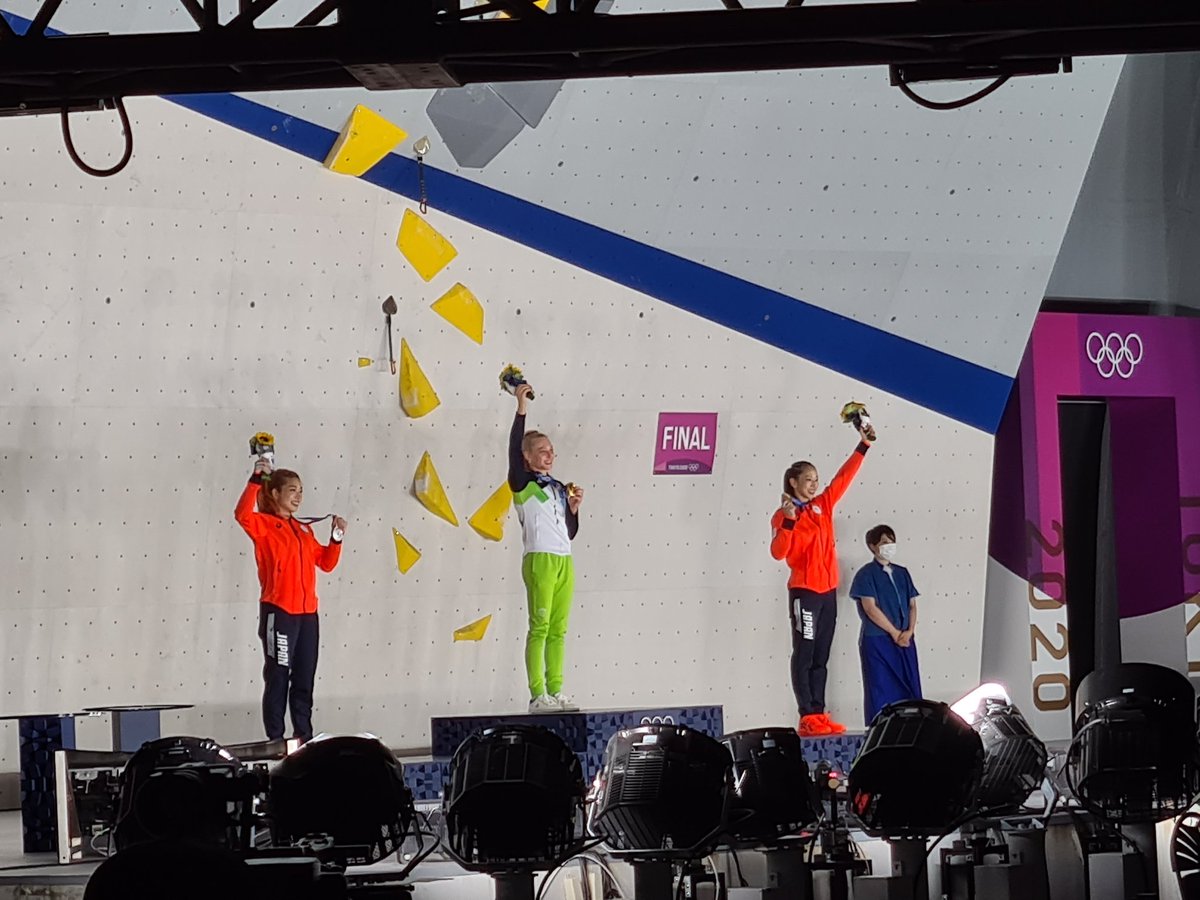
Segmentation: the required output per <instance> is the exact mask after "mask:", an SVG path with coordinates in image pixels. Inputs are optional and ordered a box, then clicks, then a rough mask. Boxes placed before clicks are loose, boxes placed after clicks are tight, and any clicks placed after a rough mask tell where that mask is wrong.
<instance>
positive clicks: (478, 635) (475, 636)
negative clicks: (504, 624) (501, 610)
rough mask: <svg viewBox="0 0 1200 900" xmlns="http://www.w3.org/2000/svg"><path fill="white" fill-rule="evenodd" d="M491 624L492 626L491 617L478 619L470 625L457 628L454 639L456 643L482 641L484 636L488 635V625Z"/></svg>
mask: <svg viewBox="0 0 1200 900" xmlns="http://www.w3.org/2000/svg"><path fill="white" fill-rule="evenodd" d="M490 624H492V617H491V616H490V615H488V616H484V617H483V618H482V619H476V620H475V621H474V622H472V623H471V624H470V625H464V626H463V627H462V628H455V629H454V639H455V640H456V641H482V640H483V636H484V635H485V634H487V630H488V625H490Z"/></svg>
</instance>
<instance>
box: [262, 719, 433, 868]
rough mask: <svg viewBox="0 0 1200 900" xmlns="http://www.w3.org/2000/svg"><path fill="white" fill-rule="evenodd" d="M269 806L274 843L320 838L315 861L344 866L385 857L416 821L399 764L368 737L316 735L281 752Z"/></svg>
mask: <svg viewBox="0 0 1200 900" xmlns="http://www.w3.org/2000/svg"><path fill="white" fill-rule="evenodd" d="M268 806H269V809H270V817H271V835H272V838H273V840H274V842H275V843H276V844H277V845H281V846H295V845H297V844H298V843H300V842H301V841H302V840H304V839H306V838H310V837H315V836H324V837H325V838H326V839H327V840H328V841H329V842H331V846H327V847H326V849H323V850H322V852H321V853H320V856H321V859H322V860H323V861H325V862H330V863H334V864H336V865H343V866H349V865H370V864H372V863H376V862H379V861H380V860H381V859H384V858H385V857H387V856H388V855H389V854H391V853H393V852H394V851H395V850H397V849H398V848H399V847H400V845H401V843H403V841H404V838H405V835H407V834H408V832H409V830H410V829H411V828H412V827H413V823H414V819H415V813H414V811H413V796H412V791H410V790H409V789H408V787H407V786H406V785H405V784H404V770H403V767H402V766H401V765H400V763H399V762H398V761H397V760H396V757H395V756H394V755H393V754H392V751H391V750H389V749H388V748H387V747H385V746H384V744H383V742H382V741H380V740H379V739H378V738H377V737H374V736H373V735H367V734H362V735H336V736H325V735H322V736H320V737H317V738H315V739H314V740H311V741H309V742H308V743H306V744H305V745H304V746H302V747H301V748H300V749H299V750H297V751H296V752H295V753H292V754H290V755H289V756H287V757H286V758H285V759H284V760H283V761H282V762H280V763H279V765H278V766H276V767H275V769H274V771H272V772H271V781H270V791H269V794H268ZM321 843H326V842H321ZM314 846H317V845H316V844H314Z"/></svg>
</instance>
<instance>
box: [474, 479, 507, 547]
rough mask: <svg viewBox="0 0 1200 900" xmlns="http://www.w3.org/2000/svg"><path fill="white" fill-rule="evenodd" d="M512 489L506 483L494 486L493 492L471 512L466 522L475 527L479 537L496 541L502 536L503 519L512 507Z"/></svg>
mask: <svg viewBox="0 0 1200 900" xmlns="http://www.w3.org/2000/svg"><path fill="white" fill-rule="evenodd" d="M512 498H513V495H512V491H511V490H510V489H509V487H508V483H507V482H505V483H504V484H502V485H500V487H498V488H496V491H495V493H493V494H492V496H490V497H488V498H487V499H486V500H484V501H483V505H482V506H480V507H479V509H477V510H475V512H474V513H472V514H471V518H469V519H467V524H468V525H470V526H471V527H472V528H474V529H475V531H476V532H478V534H479V535H480V536H481V537H485V538H487V539H488V540H489V541H498V540H500V539H502V538H503V537H504V519H505V517H507V516H508V511H509V510H510V509H512Z"/></svg>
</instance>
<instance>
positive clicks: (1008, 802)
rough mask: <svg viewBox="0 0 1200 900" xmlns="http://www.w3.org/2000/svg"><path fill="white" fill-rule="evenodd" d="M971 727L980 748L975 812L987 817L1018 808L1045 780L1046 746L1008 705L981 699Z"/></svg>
mask: <svg viewBox="0 0 1200 900" xmlns="http://www.w3.org/2000/svg"><path fill="white" fill-rule="evenodd" d="M972 719H973V721H972V724H971V727H972V728H973V729H974V730H975V732H976V734H978V735H979V739H980V742H981V743H982V744H983V778H982V780H981V781H980V784H979V793H978V794H977V795H976V798H975V811H976V812H979V813H983V814H988V815H995V814H998V813H1002V812H1006V811H1010V810H1015V809H1017V808H1019V807H1020V806H1022V805H1023V804H1024V803H1025V801H1026V800H1028V799H1029V795H1030V794H1031V793H1033V792H1034V791H1035V790H1036V789H1037V788H1038V786H1039V785H1040V784H1041V783H1042V782H1043V781H1044V780H1045V777H1046V760H1047V758H1048V755H1047V753H1046V745H1045V744H1043V743H1042V742H1041V741H1040V740H1039V739H1038V737H1037V735H1035V734H1034V733H1033V729H1032V728H1030V727H1029V723H1028V722H1026V721H1025V717H1024V716H1022V715H1021V712H1020V710H1018V709H1017V708H1016V707H1015V706H1013V705H1012V704H1011V703H1008V702H1006V701H1005V700H1003V699H993V698H990V697H986V698H984V699H983V700H982V701H981V702H980V703H979V705H978V707H977V709H976V711H975V713H974V714H973V715H972Z"/></svg>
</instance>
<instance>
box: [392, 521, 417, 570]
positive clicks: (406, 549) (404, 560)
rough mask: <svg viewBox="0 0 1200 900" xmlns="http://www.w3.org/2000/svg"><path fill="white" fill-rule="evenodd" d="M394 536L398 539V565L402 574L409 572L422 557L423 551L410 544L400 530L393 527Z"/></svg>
mask: <svg viewBox="0 0 1200 900" xmlns="http://www.w3.org/2000/svg"><path fill="white" fill-rule="evenodd" d="M392 538H393V539H395V541H396V567H397V568H398V569H399V570H400V574H401V575H406V574H408V570H409V569H411V568H412V567H413V566H415V565H416V564H417V560H418V559H420V558H421V551H420V550H418V549H417V548H416V547H414V546H413V545H412V544H410V543H409V542H408V541H407V540H406V539H405V537H404V535H402V534H401V533H400V532H399V531H397V530H396V529H395V528H393V529H392Z"/></svg>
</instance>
